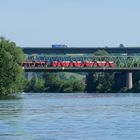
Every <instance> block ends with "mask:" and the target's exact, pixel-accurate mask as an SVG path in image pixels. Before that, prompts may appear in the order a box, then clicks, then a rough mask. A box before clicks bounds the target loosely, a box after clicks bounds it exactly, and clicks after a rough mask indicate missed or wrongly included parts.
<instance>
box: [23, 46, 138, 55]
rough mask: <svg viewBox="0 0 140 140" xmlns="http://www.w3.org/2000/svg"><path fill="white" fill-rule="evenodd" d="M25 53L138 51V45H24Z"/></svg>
mask: <svg viewBox="0 0 140 140" xmlns="http://www.w3.org/2000/svg"><path fill="white" fill-rule="evenodd" d="M22 49H23V52H24V53H25V54H63V53H68V54H79V53H94V52H96V51H97V50H105V51H107V52H108V53H140V47H124V48H119V47H118V48H117V47H94V48H92V47H81V48H78V47H73V48H45V47H44V48H42V47H38V48H37V47H26V48H22Z"/></svg>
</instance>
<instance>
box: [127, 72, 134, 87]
mask: <svg viewBox="0 0 140 140" xmlns="http://www.w3.org/2000/svg"><path fill="white" fill-rule="evenodd" d="M126 87H127V88H128V89H132V88H133V77H132V72H127V73H126Z"/></svg>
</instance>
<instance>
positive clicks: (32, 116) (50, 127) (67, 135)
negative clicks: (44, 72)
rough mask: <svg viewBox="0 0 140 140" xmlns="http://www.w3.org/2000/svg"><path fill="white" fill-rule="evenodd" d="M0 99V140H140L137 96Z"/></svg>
mask: <svg viewBox="0 0 140 140" xmlns="http://www.w3.org/2000/svg"><path fill="white" fill-rule="evenodd" d="M21 96H22V98H21V99H17V100H0V140H140V94H22V95H21Z"/></svg>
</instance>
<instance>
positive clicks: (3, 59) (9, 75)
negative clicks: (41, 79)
mask: <svg viewBox="0 0 140 140" xmlns="http://www.w3.org/2000/svg"><path fill="white" fill-rule="evenodd" d="M23 62H24V53H23V52H22V50H21V49H20V48H18V47H17V46H16V43H14V42H11V41H9V40H6V39H5V38H3V37H0V96H5V95H10V94H12V93H18V92H21V91H22V89H23V86H24V74H23V70H22V63H23Z"/></svg>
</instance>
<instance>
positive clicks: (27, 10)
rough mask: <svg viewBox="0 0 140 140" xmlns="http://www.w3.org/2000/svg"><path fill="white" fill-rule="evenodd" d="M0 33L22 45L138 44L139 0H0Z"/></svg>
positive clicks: (139, 43) (139, 44)
mask: <svg viewBox="0 0 140 140" xmlns="http://www.w3.org/2000/svg"><path fill="white" fill-rule="evenodd" d="M0 35H1V36H4V37H5V38H6V39H9V40H11V41H14V42H16V43H17V45H18V46H21V47H51V45H52V44H66V45H68V46H69V47H104V46H109V47H118V46H119V44H124V45H125V46H128V47H132V46H140V0H0Z"/></svg>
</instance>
